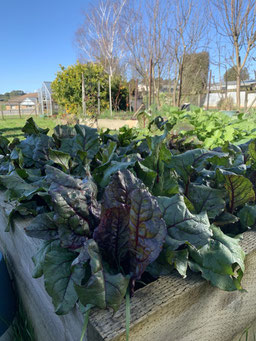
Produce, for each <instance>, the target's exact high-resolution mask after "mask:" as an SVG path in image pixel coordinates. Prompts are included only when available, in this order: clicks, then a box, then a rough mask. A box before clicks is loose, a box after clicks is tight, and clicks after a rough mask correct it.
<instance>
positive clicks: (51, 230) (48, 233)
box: [25, 212, 58, 240]
mask: <svg viewBox="0 0 256 341" xmlns="http://www.w3.org/2000/svg"><path fill="white" fill-rule="evenodd" d="M25 231H26V234H27V235H28V236H30V237H32V238H39V239H43V240H52V239H55V238H56V237H57V236H58V230H57V226H56V224H55V221H54V212H50V213H42V214H39V215H38V216H36V217H35V218H34V219H33V220H32V222H31V224H30V225H29V226H27V227H26V228H25Z"/></svg>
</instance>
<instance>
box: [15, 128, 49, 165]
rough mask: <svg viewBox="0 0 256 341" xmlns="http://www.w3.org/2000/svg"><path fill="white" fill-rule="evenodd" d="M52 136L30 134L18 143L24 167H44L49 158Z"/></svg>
mask: <svg viewBox="0 0 256 341" xmlns="http://www.w3.org/2000/svg"><path fill="white" fill-rule="evenodd" d="M52 145H53V144H52V138H51V137H49V136H47V135H44V134H38V135H30V136H28V137H27V138H26V140H23V141H21V142H20V144H19V145H18V148H19V149H20V150H21V153H22V163H23V167H25V168H29V167H37V168H40V167H42V166H43V165H44V164H45V163H46V162H47V161H48V160H49V155H48V153H49V149H50V148H51V147H52Z"/></svg>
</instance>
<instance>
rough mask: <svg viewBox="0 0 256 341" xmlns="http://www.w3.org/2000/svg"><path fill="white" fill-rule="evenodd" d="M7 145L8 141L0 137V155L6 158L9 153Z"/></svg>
mask: <svg viewBox="0 0 256 341" xmlns="http://www.w3.org/2000/svg"><path fill="white" fill-rule="evenodd" d="M8 145H9V140H8V139H7V138H6V137H4V136H1V135H0V155H4V156H6V155H7V154H9V153H10V151H9V148H8Z"/></svg>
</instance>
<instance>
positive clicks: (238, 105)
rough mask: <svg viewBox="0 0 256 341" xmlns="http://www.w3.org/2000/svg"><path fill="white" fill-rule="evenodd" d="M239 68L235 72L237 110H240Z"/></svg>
mask: <svg viewBox="0 0 256 341" xmlns="http://www.w3.org/2000/svg"><path fill="white" fill-rule="evenodd" d="M240 74H241V72H240V70H239V71H238V72H237V77H236V106H237V110H239V111H240V83H241V79H240V78H241V77H240Z"/></svg>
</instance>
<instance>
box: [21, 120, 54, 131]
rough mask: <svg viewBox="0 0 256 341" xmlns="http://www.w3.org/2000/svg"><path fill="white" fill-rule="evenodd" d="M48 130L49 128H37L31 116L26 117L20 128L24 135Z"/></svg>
mask: <svg viewBox="0 0 256 341" xmlns="http://www.w3.org/2000/svg"><path fill="white" fill-rule="evenodd" d="M49 130H50V129H49V128H46V129H43V128H39V127H38V126H37V124H36V123H35V121H34V120H33V118H32V117H30V118H29V119H27V121H26V124H25V125H24V127H23V128H22V131H23V133H25V134H26V135H38V134H47V133H48V132H49Z"/></svg>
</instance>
